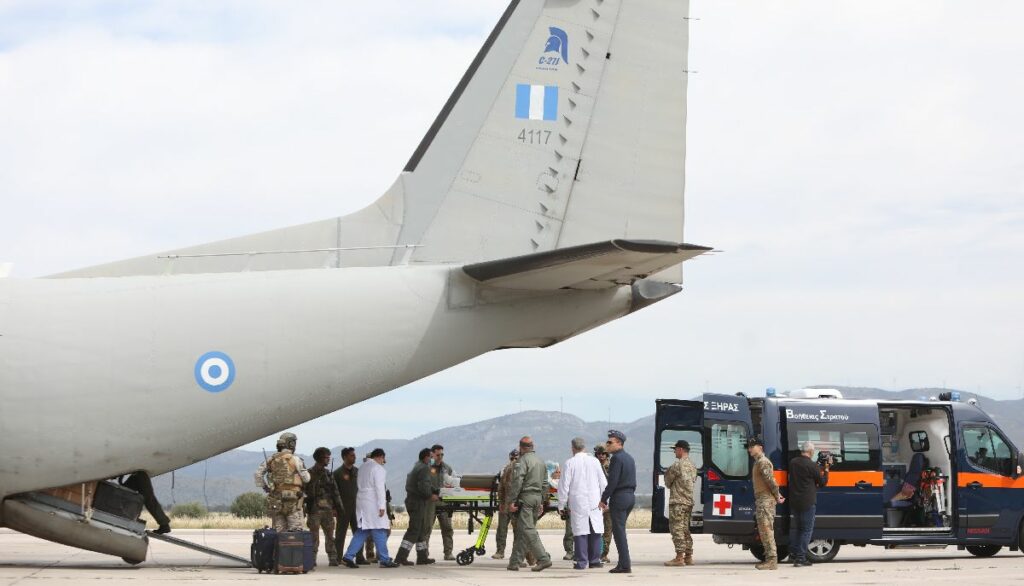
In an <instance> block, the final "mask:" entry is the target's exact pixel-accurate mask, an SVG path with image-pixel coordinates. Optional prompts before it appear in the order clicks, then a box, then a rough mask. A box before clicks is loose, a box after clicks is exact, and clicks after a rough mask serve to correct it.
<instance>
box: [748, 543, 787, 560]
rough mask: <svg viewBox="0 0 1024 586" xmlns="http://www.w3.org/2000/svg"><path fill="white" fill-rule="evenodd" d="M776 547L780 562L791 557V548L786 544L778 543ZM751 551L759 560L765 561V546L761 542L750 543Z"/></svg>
mask: <svg viewBox="0 0 1024 586" xmlns="http://www.w3.org/2000/svg"><path fill="white" fill-rule="evenodd" d="M775 549H776V552H775V553H777V554H778V556H779V561H780V562H782V561H785V560H786V558H787V557H789V548H788V547H786V546H785V545H776V546H775ZM750 553H752V554H754V557H755V558H757V561H759V562H763V561H764V546H763V545H761V544H760V543H753V544H751V545H750Z"/></svg>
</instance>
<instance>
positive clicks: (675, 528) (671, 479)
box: [665, 440, 697, 566]
mask: <svg viewBox="0 0 1024 586" xmlns="http://www.w3.org/2000/svg"><path fill="white" fill-rule="evenodd" d="M674 449H675V452H676V461H675V462H673V463H672V465H671V466H669V467H668V470H666V471H665V486H666V487H667V488H668V489H669V491H670V495H671V496H670V497H669V500H668V511H669V517H668V523H669V530H670V531H671V532H672V544H673V545H675V547H676V557H675V559H672V560H669V561H667V562H665V565H666V566H692V565H693V537H692V536H691V535H690V515H691V514H692V513H693V483H694V482H695V481H696V480H697V467H696V466H694V465H693V462H691V461H690V443H689V442H687V441H686V440H679V441H677V442H676V445H675V448H674Z"/></svg>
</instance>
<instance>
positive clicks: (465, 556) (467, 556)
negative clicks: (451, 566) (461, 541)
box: [455, 550, 473, 566]
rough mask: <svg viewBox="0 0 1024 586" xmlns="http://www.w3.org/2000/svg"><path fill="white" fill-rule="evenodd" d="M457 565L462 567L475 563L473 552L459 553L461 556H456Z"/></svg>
mask: <svg viewBox="0 0 1024 586" xmlns="http://www.w3.org/2000/svg"><path fill="white" fill-rule="evenodd" d="M455 563H457V564H459V565H460V566H468V565H469V564H471V563H473V552H472V550H470V551H461V552H459V554H458V555H456V556H455Z"/></svg>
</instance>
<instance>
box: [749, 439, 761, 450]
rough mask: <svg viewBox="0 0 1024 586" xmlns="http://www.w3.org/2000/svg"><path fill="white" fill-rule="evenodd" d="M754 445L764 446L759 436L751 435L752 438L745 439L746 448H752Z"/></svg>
mask: <svg viewBox="0 0 1024 586" xmlns="http://www.w3.org/2000/svg"><path fill="white" fill-rule="evenodd" d="M754 446H761V447H762V448H763V447H764V440H763V439H761V438H759V437H752V438H750V439H748V440H747V448H752V447H754Z"/></svg>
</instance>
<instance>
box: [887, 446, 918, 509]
mask: <svg viewBox="0 0 1024 586" xmlns="http://www.w3.org/2000/svg"><path fill="white" fill-rule="evenodd" d="M927 467H928V460H927V458H925V457H924V454H922V453H920V452H918V453H916V454H914V457H913V458H911V459H910V465H909V466H907V472H906V474H904V475H903V477H902V478H893V477H888V478H886V479H885V488H884V491H885V492H884V496H883V499H884V500H885V502H886V503H887V504H888V506H890V507H894V508H897V509H902V508H907V507H910V506H911V505H912V504H913V501H912V498H911V497H913V496H914V493H915V492H917V489H918V487H919V486H920V485H921V473H922V472H924V469H925V468H927ZM899 496H904V497H905V498H900V499H897V497H899ZM894 499H897V500H894Z"/></svg>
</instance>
